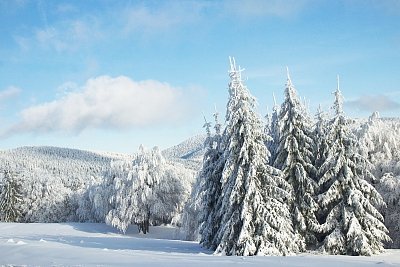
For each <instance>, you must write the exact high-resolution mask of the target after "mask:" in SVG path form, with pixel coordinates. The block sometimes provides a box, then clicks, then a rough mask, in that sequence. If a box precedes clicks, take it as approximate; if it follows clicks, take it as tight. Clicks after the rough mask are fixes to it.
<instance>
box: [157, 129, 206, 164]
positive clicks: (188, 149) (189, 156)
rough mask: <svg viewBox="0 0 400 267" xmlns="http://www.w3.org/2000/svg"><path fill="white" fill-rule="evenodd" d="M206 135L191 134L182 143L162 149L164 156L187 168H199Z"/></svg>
mask: <svg viewBox="0 0 400 267" xmlns="http://www.w3.org/2000/svg"><path fill="white" fill-rule="evenodd" d="M205 139H206V135H205V134H204V135H196V136H193V137H191V138H189V139H187V140H185V141H183V142H182V143H180V144H178V145H176V146H173V147H170V148H167V149H165V150H163V151H162V154H163V156H164V157H165V158H167V159H168V160H171V161H175V162H179V163H182V164H184V165H185V166H186V167H187V168H190V169H193V170H196V171H197V170H199V169H200V167H201V162H202V160H203V155H204V152H205V150H204V141H205Z"/></svg>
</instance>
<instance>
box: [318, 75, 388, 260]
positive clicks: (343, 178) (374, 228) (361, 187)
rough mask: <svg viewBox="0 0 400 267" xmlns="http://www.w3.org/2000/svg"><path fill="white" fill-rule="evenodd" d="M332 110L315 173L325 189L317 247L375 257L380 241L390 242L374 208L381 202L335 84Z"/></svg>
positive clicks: (382, 202)
mask: <svg viewBox="0 0 400 267" xmlns="http://www.w3.org/2000/svg"><path fill="white" fill-rule="evenodd" d="M333 109H334V111H335V117H334V118H333V119H332V120H331V121H330V123H329V127H328V133H327V136H326V138H327V140H328V142H329V151H328V154H327V159H326V161H325V163H324V164H323V165H322V166H321V168H320V170H319V172H320V177H321V179H320V181H319V184H320V186H321V187H322V188H323V189H325V190H324V192H323V193H322V194H321V195H320V196H319V200H320V205H321V207H322V209H323V211H324V212H326V220H325V222H324V224H323V225H322V227H321V229H322V230H323V231H324V233H325V234H326V237H325V239H324V240H323V243H322V247H321V248H322V250H323V251H325V252H328V253H331V254H347V255H372V254H376V253H379V252H381V251H382V250H383V242H384V241H389V240H390V238H389V237H388V235H387V232H388V231H387V229H386V227H385V225H384V224H383V216H382V215H381V214H380V213H379V211H378V210H377V208H376V207H377V206H381V205H384V204H385V203H384V201H383V199H382V197H381V195H380V194H379V193H378V192H377V191H376V190H375V188H374V187H373V186H372V185H371V184H369V183H368V181H367V180H368V179H373V178H372V177H371V176H372V174H371V173H370V172H369V171H368V170H369V166H368V165H369V162H368V161H367V160H366V159H365V158H364V157H362V156H361V155H360V154H358V147H357V142H356V139H355V136H354V135H353V134H352V133H351V132H350V130H349V128H348V122H347V119H346V117H345V115H344V112H343V99H342V95H341V92H340V89H339V82H338V87H337V89H336V91H335V102H334V106H333Z"/></svg>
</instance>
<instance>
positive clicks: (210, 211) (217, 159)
mask: <svg viewBox="0 0 400 267" xmlns="http://www.w3.org/2000/svg"><path fill="white" fill-rule="evenodd" d="M218 115H219V114H218V112H217V111H215V113H214V118H215V125H214V129H215V133H212V130H211V128H212V124H211V123H210V122H208V121H207V120H206V118H205V117H204V120H205V123H204V126H203V127H204V128H205V130H206V134H207V137H206V139H205V140H204V147H205V149H206V150H205V153H204V156H203V163H202V167H201V169H200V171H199V172H198V174H197V177H196V182H195V184H194V186H193V190H192V193H191V196H190V199H189V201H188V203H187V204H186V205H185V209H184V213H183V229H184V232H185V235H186V239H187V240H198V239H199V232H203V231H210V230H211V229H213V227H209V226H208V223H213V224H214V225H218V220H217V219H216V218H214V215H215V206H216V203H217V200H218V198H219V196H220V193H221V181H220V179H221V175H222V168H223V166H224V164H223V157H222V149H221V124H220V123H219V121H218ZM221 166H222V167H221ZM206 226H207V227H206ZM201 236H203V239H202V240H200V243H201V244H202V245H203V246H204V247H207V248H209V244H208V242H205V241H204V240H212V238H213V236H214V235H213V233H212V232H208V233H207V234H206V233H205V232H204V233H202V234H201ZM214 249H215V248H214Z"/></svg>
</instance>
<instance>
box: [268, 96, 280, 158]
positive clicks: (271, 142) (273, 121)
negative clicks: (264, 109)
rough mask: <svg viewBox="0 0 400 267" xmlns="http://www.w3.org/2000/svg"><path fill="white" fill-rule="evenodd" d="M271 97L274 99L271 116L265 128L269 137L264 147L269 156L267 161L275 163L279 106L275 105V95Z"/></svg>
mask: <svg viewBox="0 0 400 267" xmlns="http://www.w3.org/2000/svg"><path fill="white" fill-rule="evenodd" d="M272 96H273V98H274V107H273V108H272V114H271V115H270V116H269V119H268V122H267V126H266V134H267V136H268V137H269V139H268V140H267V142H266V145H267V148H268V151H269V152H270V154H271V156H270V159H269V161H270V162H274V161H275V158H276V152H277V148H278V142H279V125H278V115H279V106H278V104H277V103H276V99H275V94H273V95H272Z"/></svg>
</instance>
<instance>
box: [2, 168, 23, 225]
mask: <svg viewBox="0 0 400 267" xmlns="http://www.w3.org/2000/svg"><path fill="white" fill-rule="evenodd" d="M1 181H2V183H1V188H0V221H3V222H18V220H19V219H20V218H21V203H22V194H21V185H20V183H19V181H18V179H17V177H16V175H15V174H14V173H13V172H11V171H9V170H4V171H3V177H2V179H1Z"/></svg>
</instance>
